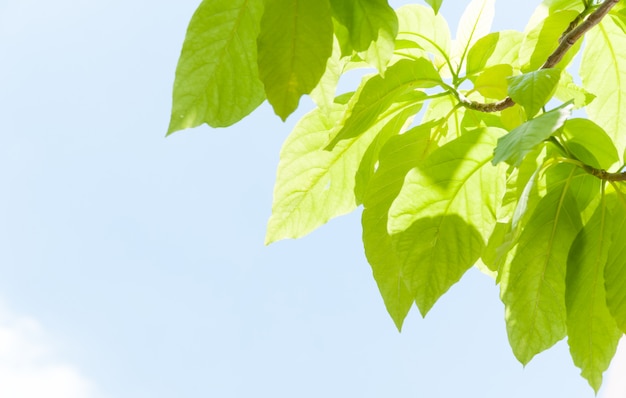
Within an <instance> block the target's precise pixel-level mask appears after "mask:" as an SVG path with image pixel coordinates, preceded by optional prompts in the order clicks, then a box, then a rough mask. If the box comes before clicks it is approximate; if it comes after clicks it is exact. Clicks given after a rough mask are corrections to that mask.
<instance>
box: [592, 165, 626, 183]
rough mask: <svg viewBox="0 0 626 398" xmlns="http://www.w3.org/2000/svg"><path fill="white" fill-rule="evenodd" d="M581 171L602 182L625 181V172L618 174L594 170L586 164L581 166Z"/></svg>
mask: <svg viewBox="0 0 626 398" xmlns="http://www.w3.org/2000/svg"><path fill="white" fill-rule="evenodd" d="M583 169H584V170H585V171H586V172H587V173H589V174H591V175H592V176H594V177H597V178H599V179H601V180H604V181H609V182H616V181H626V171H623V172H620V173H609V172H608V171H606V170H601V169H596V168H595V167H591V166H589V165H588V164H585V165H583Z"/></svg>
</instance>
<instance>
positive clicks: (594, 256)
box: [565, 203, 622, 393]
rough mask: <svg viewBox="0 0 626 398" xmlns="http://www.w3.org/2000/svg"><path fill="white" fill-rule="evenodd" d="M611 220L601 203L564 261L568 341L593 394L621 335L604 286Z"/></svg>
mask: <svg viewBox="0 0 626 398" xmlns="http://www.w3.org/2000/svg"><path fill="white" fill-rule="evenodd" d="M611 221H612V217H611V215H610V214H609V212H608V210H607V208H606V206H605V205H604V203H602V205H601V206H598V207H597V208H596V211H595V212H594V214H593V216H592V217H591V219H590V220H589V221H588V222H587V224H585V226H584V227H583V228H582V229H581V230H580V232H579V233H578V236H576V239H575V240H574V243H573V244H572V248H571V250H570V252H569V256H568V260H567V279H566V280H567V285H566V289H565V293H566V295H565V297H566V307H567V334H568V339H567V341H568V344H569V347H570V352H571V354H572V359H573V360H574V364H575V365H576V366H578V367H579V368H580V369H581V371H582V372H581V375H582V376H583V377H584V378H586V379H587V381H588V382H589V385H591V387H593V389H594V390H595V391H596V393H597V392H598V389H599V388H600V385H601V384H602V373H604V371H605V370H606V369H607V368H608V367H609V363H610V362H611V358H613V355H615V351H616V349H617V343H618V341H619V338H620V336H621V334H622V333H621V332H620V330H619V329H618V328H617V325H616V324H615V320H614V319H613V317H612V316H611V314H610V313H609V310H608V308H607V304H606V292H605V288H604V267H605V264H606V262H607V258H608V253H609V248H610V247H611V244H612V235H613V231H612V223H611Z"/></svg>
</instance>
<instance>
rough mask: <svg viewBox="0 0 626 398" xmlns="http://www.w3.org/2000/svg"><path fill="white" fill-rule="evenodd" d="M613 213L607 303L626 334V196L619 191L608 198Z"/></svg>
mask: <svg viewBox="0 0 626 398" xmlns="http://www.w3.org/2000/svg"><path fill="white" fill-rule="evenodd" d="M607 202H608V203H609V204H610V206H611V210H612V213H613V219H614V220H615V222H614V223H613V229H612V233H613V242H612V244H611V246H610V248H609V253H608V257H607V262H606V267H605V271H604V279H605V285H606V302H607V306H608V307H609V310H610V312H611V314H612V315H613V318H614V319H615V321H616V322H617V326H618V327H619V328H620V329H621V330H622V332H624V333H626V245H624V242H623V239H624V236H626V196H625V195H624V194H623V193H622V192H620V191H617V192H616V193H614V194H612V195H610V196H608V198H607Z"/></svg>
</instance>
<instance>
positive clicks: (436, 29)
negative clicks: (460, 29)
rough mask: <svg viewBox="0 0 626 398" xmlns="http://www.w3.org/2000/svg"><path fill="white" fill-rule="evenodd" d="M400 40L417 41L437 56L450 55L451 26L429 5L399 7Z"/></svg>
mask: <svg viewBox="0 0 626 398" xmlns="http://www.w3.org/2000/svg"><path fill="white" fill-rule="evenodd" d="M396 13H397V15H398V26H399V28H398V37H397V39H398V40H406V41H412V42H415V43H416V44H417V45H418V46H419V47H420V48H422V49H424V51H427V52H429V53H431V54H433V55H435V56H436V57H441V58H442V59H446V58H449V57H450V48H451V47H452V40H451V38H450V28H449V27H448V23H447V22H446V20H445V19H444V18H443V17H442V16H441V15H435V14H433V11H432V10H431V9H429V8H427V7H424V6H420V5H417V4H409V5H405V6H402V7H400V8H398V10H397V11H396Z"/></svg>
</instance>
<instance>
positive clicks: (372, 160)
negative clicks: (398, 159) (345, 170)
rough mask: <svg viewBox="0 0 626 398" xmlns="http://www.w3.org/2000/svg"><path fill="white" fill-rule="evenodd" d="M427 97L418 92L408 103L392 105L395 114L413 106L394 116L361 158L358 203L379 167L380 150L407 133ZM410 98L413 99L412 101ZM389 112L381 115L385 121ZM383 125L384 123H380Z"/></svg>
mask: <svg viewBox="0 0 626 398" xmlns="http://www.w3.org/2000/svg"><path fill="white" fill-rule="evenodd" d="M425 97H426V94H424V93H422V92H419V91H416V92H413V93H411V95H410V96H407V98H406V99H405V100H407V102H400V103H399V104H398V103H396V104H394V105H392V107H391V109H392V112H391V113H395V112H396V109H397V108H401V107H404V104H408V103H411V106H407V107H406V108H405V109H403V110H402V111H401V112H399V113H398V116H394V117H393V118H392V119H391V120H390V121H389V123H387V124H386V125H384V127H383V128H382V129H381V130H380V133H379V134H378V135H377V136H376V138H375V139H374V141H372V143H371V144H370V146H369V147H368V148H367V151H365V154H364V155H363V157H362V158H361V164H360V165H359V169H358V170H357V173H356V176H355V187H354V195H355V196H356V198H357V201H358V202H359V203H361V202H362V201H363V197H364V196H365V193H366V191H367V189H368V185H369V184H370V181H371V179H372V176H373V175H374V173H375V171H376V169H377V168H378V167H379V165H378V163H379V159H378V157H379V155H380V150H381V149H382V147H383V146H384V145H385V144H386V142H387V141H388V140H389V138H391V137H393V136H395V135H398V134H402V133H403V132H405V131H406V130H407V129H408V128H409V126H410V125H411V124H412V123H413V119H414V116H415V114H416V113H418V112H419V111H420V109H421V108H422V105H423V103H422V102H421V101H422V100H423V99H424V98H425ZM410 98H413V100H411V99H410ZM388 114H389V112H385V113H384V114H382V115H381V117H382V118H383V120H388V119H389V118H388V117H387V115H388ZM378 124H379V125H382V123H378Z"/></svg>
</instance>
